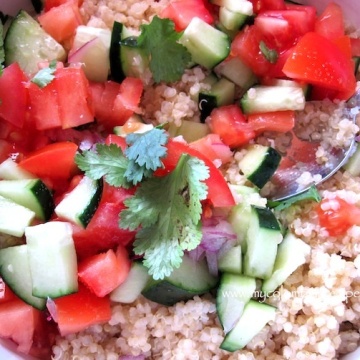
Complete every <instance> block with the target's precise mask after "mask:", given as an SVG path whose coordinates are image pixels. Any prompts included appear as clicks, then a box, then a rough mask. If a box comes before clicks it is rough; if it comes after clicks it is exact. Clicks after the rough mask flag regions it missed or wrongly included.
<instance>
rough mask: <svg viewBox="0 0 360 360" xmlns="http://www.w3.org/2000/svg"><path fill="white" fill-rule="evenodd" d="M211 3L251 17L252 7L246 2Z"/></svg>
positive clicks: (231, 0)
mask: <svg viewBox="0 0 360 360" xmlns="http://www.w3.org/2000/svg"><path fill="white" fill-rule="evenodd" d="M211 3H213V4H215V5H218V6H221V7H226V8H227V9H229V10H231V11H234V12H238V13H241V14H245V15H249V16H250V15H253V13H254V11H253V5H252V3H251V1H248V0H211Z"/></svg>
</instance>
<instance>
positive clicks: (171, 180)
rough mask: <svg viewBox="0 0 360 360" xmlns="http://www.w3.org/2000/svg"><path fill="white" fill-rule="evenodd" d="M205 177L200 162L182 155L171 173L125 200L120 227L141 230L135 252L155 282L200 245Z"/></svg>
mask: <svg viewBox="0 0 360 360" xmlns="http://www.w3.org/2000/svg"><path fill="white" fill-rule="evenodd" d="M208 177H209V171H208V168H207V167H206V166H205V164H204V163H203V162H202V161H201V160H199V159H197V158H193V157H191V156H189V155H185V154H184V155H182V157H181V158H180V160H179V162H178V165H177V167H176V169H175V170H174V171H173V172H171V173H170V174H169V175H167V176H164V177H152V178H150V179H147V180H145V181H144V182H143V183H142V184H141V185H140V186H139V187H138V189H137V191H136V193H135V195H134V196H133V197H131V198H129V199H127V200H125V205H126V206H127V209H125V210H123V211H122V212H121V213H120V227H122V228H128V229H131V230H134V229H137V228H139V227H140V230H139V231H138V232H137V235H136V239H135V242H134V251H135V253H136V254H138V255H144V265H145V266H147V267H148V268H149V273H150V274H151V275H152V276H153V278H154V279H163V278H164V277H166V276H169V275H170V274H171V272H172V271H173V269H174V268H178V267H179V266H180V264H181V262H182V256H183V254H184V251H185V250H192V249H194V248H196V247H197V246H198V245H199V243H200V241H201V237H202V233H201V222H200V218H201V212H202V208H201V201H202V200H204V199H206V196H207V187H206V184H205V183H204V182H203V181H204V180H206V179H207V178H208Z"/></svg>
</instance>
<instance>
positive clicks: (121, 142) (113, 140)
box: [105, 134, 127, 152]
mask: <svg viewBox="0 0 360 360" xmlns="http://www.w3.org/2000/svg"><path fill="white" fill-rule="evenodd" d="M105 144H106V145H110V144H116V145H117V146H119V147H120V148H121V150H122V151H123V152H124V151H125V150H126V147H127V145H126V139H125V138H124V137H122V136H119V135H115V134H109V135H108V136H107V137H106V139H105Z"/></svg>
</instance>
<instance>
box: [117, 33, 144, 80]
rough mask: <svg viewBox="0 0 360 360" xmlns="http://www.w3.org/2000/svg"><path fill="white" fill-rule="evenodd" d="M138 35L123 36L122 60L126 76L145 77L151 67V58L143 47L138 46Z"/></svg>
mask: <svg viewBox="0 0 360 360" xmlns="http://www.w3.org/2000/svg"><path fill="white" fill-rule="evenodd" d="M136 44H137V37H136V36H130V37H127V38H125V37H124V38H123V40H122V43H121V53H120V60H121V66H122V69H123V72H124V74H125V76H130V77H136V78H143V77H144V76H145V74H146V71H147V70H148V69H149V58H148V57H147V55H146V52H145V51H144V50H143V49H140V48H138V47H136Z"/></svg>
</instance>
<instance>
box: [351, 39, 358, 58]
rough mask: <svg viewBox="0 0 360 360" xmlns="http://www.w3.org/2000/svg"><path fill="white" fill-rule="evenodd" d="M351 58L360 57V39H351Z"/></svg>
mask: <svg viewBox="0 0 360 360" xmlns="http://www.w3.org/2000/svg"><path fill="white" fill-rule="evenodd" d="M350 43H351V56H360V39H358V38H350Z"/></svg>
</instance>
